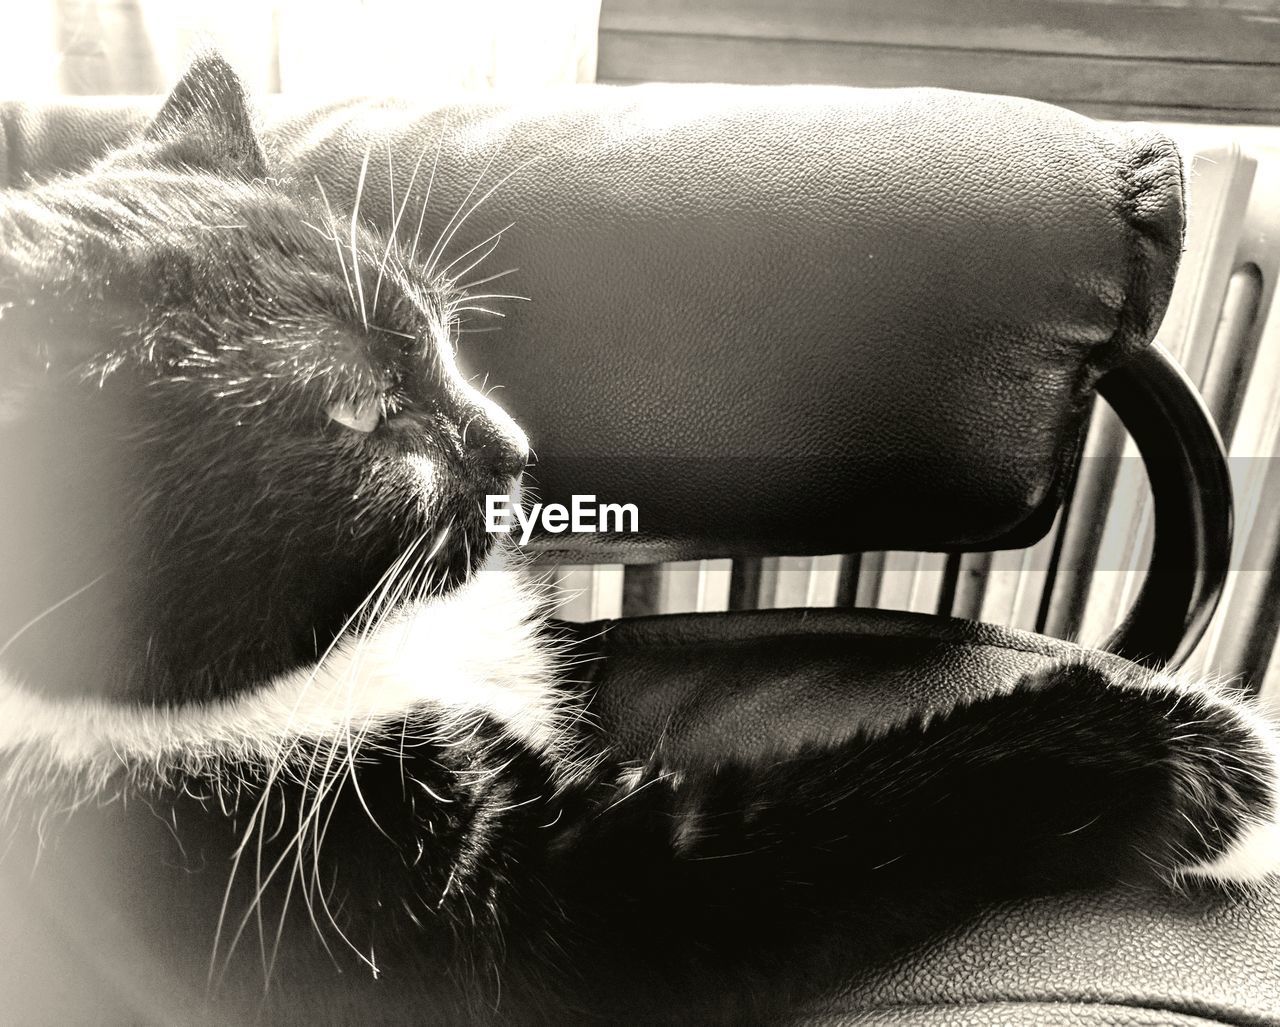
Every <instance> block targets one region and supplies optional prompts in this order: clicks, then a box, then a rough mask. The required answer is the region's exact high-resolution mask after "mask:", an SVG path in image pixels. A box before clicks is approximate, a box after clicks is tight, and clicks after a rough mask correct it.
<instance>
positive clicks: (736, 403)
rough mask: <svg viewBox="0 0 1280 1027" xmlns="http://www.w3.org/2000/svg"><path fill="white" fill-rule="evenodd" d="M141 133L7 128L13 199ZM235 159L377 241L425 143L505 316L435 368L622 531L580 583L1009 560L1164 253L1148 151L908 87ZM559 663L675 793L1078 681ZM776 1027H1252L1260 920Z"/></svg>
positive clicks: (1079, 933) (987, 969)
mask: <svg viewBox="0 0 1280 1027" xmlns="http://www.w3.org/2000/svg"><path fill="white" fill-rule="evenodd" d="M149 109H151V107H150V105H149V104H148V103H147V102H145V101H121V102H119V103H114V104H106V105H104V104H101V103H99V104H94V105H92V106H84V105H76V104H58V105H48V106H44V107H39V108H36V107H31V106H24V105H8V106H6V107H4V108H3V109H0V117H3V119H4V122H5V128H6V133H5V152H4V160H3V167H4V168H5V172H6V175H7V180H8V181H9V182H10V184H12V185H21V184H22V182H23V181H25V180H26V178H27V176H40V175H44V174H49V173H52V172H54V171H56V170H57V169H60V168H67V167H74V166H78V165H82V164H83V163H84V162H85V161H87V160H88V159H90V158H91V157H92V156H93V155H94V154H96V153H98V152H101V151H102V150H103V149H104V148H105V147H107V146H109V145H111V144H112V143H113V142H116V141H119V140H120V139H122V138H123V137H124V136H125V135H127V133H128V132H129V131H131V130H132V129H133V128H134V127H136V126H138V125H140V124H141V123H142V122H143V120H145V117H146V115H147V111H148V110H149ZM267 144H268V150H269V152H270V153H271V155H272V157H273V159H274V160H275V161H276V162H277V167H278V168H279V169H280V171H281V173H282V174H287V175H291V176H293V177H295V178H296V179H297V180H298V181H299V182H304V183H305V182H309V181H310V179H311V178H312V177H313V176H318V177H319V178H321V180H322V181H323V182H324V184H325V187H326V190H327V192H328V194H329V196H330V198H331V199H332V200H333V202H334V204H335V206H342V207H343V208H347V209H349V208H350V206H352V205H354V203H355V201H356V198H357V191H358V190H357V180H358V177H359V169H360V166H361V163H362V159H363V158H364V156H365V155H366V154H371V155H372V157H373V158H376V159H371V160H370V161H369V174H368V180H367V181H366V182H365V183H364V188H363V190H362V191H360V193H359V195H360V207H361V210H362V211H363V213H364V214H365V216H368V217H369V218H370V219H371V220H374V221H379V222H381V223H382V224H383V225H384V227H385V226H386V225H387V224H389V222H390V221H391V220H392V219H393V217H394V215H393V213H392V212H393V210H394V207H393V205H392V202H391V189H390V188H389V187H390V186H392V184H393V183H392V182H390V181H388V178H387V175H386V174H385V171H382V170H380V169H381V168H382V165H383V164H384V163H385V162H386V161H389V162H390V163H391V165H392V166H393V167H394V183H399V184H398V185H397V186H395V188H396V189H397V190H398V192H396V195H398V196H400V197H401V198H403V196H404V194H405V191H406V190H407V189H408V183H409V181H410V175H411V173H412V169H413V166H414V162H415V160H416V159H417V158H418V157H419V155H421V154H424V153H425V154H426V155H427V161H428V162H430V160H431V154H432V152H433V151H434V150H436V149H437V148H439V150H440V153H441V154H442V156H441V159H440V161H439V169H438V173H437V174H436V175H435V176H434V177H433V182H434V186H433V188H434V190H435V191H434V192H433V194H432V195H433V197H434V199H433V202H432V204H431V205H430V206H428V207H427V208H426V215H425V224H426V228H425V236H424V238H426V239H428V240H435V239H443V238H445V237H447V236H449V233H450V232H451V231H452V232H454V235H453V236H451V237H450V238H454V239H455V240H456V244H455V245H452V246H451V247H446V248H445V250H444V252H445V253H446V254H447V255H448V259H449V260H452V259H454V258H455V257H459V256H460V255H463V256H461V258H460V259H461V264H460V265H459V267H465V266H466V265H468V264H470V263H471V261H472V259H474V257H475V256H476V255H477V254H478V253H483V252H484V247H485V246H486V243H483V242H481V241H482V240H485V239H486V237H487V236H489V235H490V234H491V233H493V232H497V231H498V230H499V229H502V227H503V226H504V225H506V224H508V223H509V222H512V221H514V222H515V226H514V227H513V228H511V229H509V230H506V231H505V232H504V234H503V238H502V242H501V246H500V248H499V250H498V255H497V256H495V257H494V258H492V259H491V260H490V261H489V262H488V263H486V264H484V265H483V268H484V271H475V272H474V273H473V274H472V275H471V277H472V278H476V277H477V276H478V277H484V274H487V273H491V272H493V271H500V270H502V269H504V268H507V267H518V268H520V269H521V270H520V272H519V273H517V274H513V275H512V276H510V278H508V279H504V280H503V281H502V283H501V287H495V288H493V289H491V290H488V289H486V290H483V291H493V292H507V291H509V290H508V288H507V286H508V285H510V287H511V289H510V291H515V292H522V293H523V294H525V295H528V296H530V297H532V300H533V302H532V303H529V304H520V303H517V302H516V301H501V300H499V301H495V302H499V303H502V304H504V305H503V306H502V308H501V309H502V311H503V312H504V313H506V314H507V315H508V316H507V320H506V322H504V330H503V331H502V332H499V333H495V334H492V335H491V334H477V335H464V336H463V351H462V357H463V359H464V361H466V362H468V363H469V364H470V365H471V366H472V367H474V368H476V369H478V370H484V371H486V372H489V373H491V374H492V375H493V380H494V381H497V382H501V383H502V384H504V385H505V386H506V391H505V392H504V393H503V394H502V398H503V401H504V405H506V406H507V407H508V408H509V409H510V410H511V411H512V413H513V414H514V415H515V416H516V417H517V419H518V420H520V421H521V422H522V423H523V424H524V426H525V427H526V428H527V429H528V430H529V433H530V435H531V437H532V440H533V444H534V447H535V449H536V451H537V453H538V465H537V467H536V468H535V469H534V472H533V473H534V475H535V477H536V479H537V483H538V485H539V489H540V492H541V494H542V496H543V498H544V499H546V500H548V501H563V500H564V499H565V498H566V497H568V496H569V495H571V494H573V493H575V492H577V493H585V492H590V493H595V494H597V495H598V496H599V497H600V498H601V499H602V500H604V501H612V502H635V503H637V505H638V506H639V509H640V511H641V527H642V532H641V534H639V535H635V536H633V535H620V534H619V535H593V536H579V537H573V536H569V535H556V536H542V537H540V538H538V539H536V540H535V543H534V547H535V548H536V549H537V550H538V551H539V552H540V553H541V554H543V555H545V556H551V557H559V558H569V559H572V560H574V561H577V562H587V561H591V560H623V561H627V562H646V561H656V560H666V559H686V558H693V557H714V556H744V555H759V554H771V553H772V554H792V555H798V554H816V553H825V552H851V551H859V550H866V549H882V548H897V549H922V550H923V549H942V550H948V551H969V550H976V549H985V548H1000V547H1011V546H1018V545H1025V544H1027V543H1028V542H1030V541H1031V540H1033V539H1035V538H1037V537H1039V536H1040V535H1042V534H1043V533H1044V532H1045V531H1046V530H1047V529H1048V527H1049V524H1050V522H1051V520H1052V517H1053V514H1054V512H1055V510H1056V509H1057V507H1058V505H1059V503H1060V502H1061V499H1062V496H1063V493H1064V490H1065V488H1066V486H1067V483H1068V482H1069V480H1070V476H1071V474H1072V471H1073V468H1074V464H1075V461H1076V459H1077V455H1078V450H1079V441H1080V438H1081V434H1082V432H1083V430H1084V427H1085V424H1086V422H1087V415H1088V412H1089V409H1090V407H1091V404H1092V402H1093V398H1094V390H1095V386H1096V385H1097V383H1098V381H1099V379H1100V378H1101V377H1102V376H1103V375H1104V374H1106V373H1107V372H1108V371H1111V370H1112V369H1114V368H1117V367H1122V366H1126V365H1127V363H1128V362H1130V361H1132V360H1133V359H1134V358H1135V357H1136V356H1137V355H1138V354H1139V353H1140V352H1141V351H1142V350H1143V348H1144V347H1145V346H1146V345H1147V344H1148V343H1149V342H1150V340H1151V339H1152V337H1153V335H1154V333H1155V330H1156V327H1157V325H1158V323H1159V319H1160V316H1161V315H1162V313H1163V309H1164V305H1165V303H1166V302H1167V299H1168V295H1169V290H1170V287H1171V284H1172V280H1173V275H1174V272H1175V269H1176V265H1177V258H1178V253H1179V249H1180V244H1181V231H1182V211H1181V173H1180V168H1179V163H1178V159H1177V155H1176V151H1175V150H1174V148H1173V147H1172V145H1171V144H1170V143H1169V142H1168V141H1167V140H1163V139H1162V138H1161V137H1159V136H1158V135H1155V134H1150V133H1140V132H1139V133H1131V132H1126V131H1122V130H1111V129H1104V128H1102V127H1100V126H1098V125H1096V124H1094V123H1091V122H1089V121H1087V119H1084V118H1080V117H1078V116H1076V115H1072V114H1069V113H1067V112H1065V111H1061V110H1057V109H1055V108H1051V107H1047V106H1044V105H1041V104H1034V103H1029V102H1023V101H1016V100H1008V99H1005V98H995V97H981V96H971V95H967V94H958V93H948V92H944V91H935V90H907V91H893V90H889V91H867V90H847V89H816V88H815V89H810V88H792V87H786V88H741V87H680V86H675V87H642V88H637V89H612V88H599V89H578V90H572V91H566V92H562V93H554V94H548V95H547V96H541V97H534V98H526V99H524V100H522V101H509V100H502V99H497V100H488V99H485V100H473V101H467V102H463V103H458V104H452V105H441V104H427V103H420V104H399V103H368V102H356V103H350V104H340V105H335V106H333V107H330V108H325V109H323V110H320V111H314V110H297V109H287V108H286V107H285V106H284V105H276V106H274V107H271V108H270V109H269V118H268V131H267ZM384 155H385V159H384ZM526 165H527V166H526ZM508 174H510V177H509V178H506V179H504V177H503V176H505V175H508ZM424 177H425V176H424ZM498 182H501V183H502V184H501V186H500V187H499V188H494V189H493V190H492V191H491V192H490V187H491V186H493V185H494V184H495V183H498ZM423 187H424V182H423V181H422V180H418V183H417V185H416V187H415V188H414V190H413V192H412V204H411V207H410V209H413V210H415V211H416V208H417V205H418V204H419V203H420V202H422V201H423V199H424V192H423ZM473 187H474V188H473ZM481 198H483V200H484V202H483V203H482V204H481V205H479V206H474V204H475V201H476V200H478V199H481ZM455 212H458V213H459V214H461V213H464V212H465V213H466V214H467V217H466V219H465V222H464V225H465V228H464V229H456V230H455V225H457V223H458V217H457V216H456V215H455ZM475 244H479V245H480V249H479V250H478V251H476V252H474V253H473V254H472V255H470V256H465V255H464V251H466V249H467V247H470V246H473V245H475ZM442 263H443V261H442ZM476 316H477V318H478V319H479V320H478V322H477V324H476V325H474V326H475V327H488V326H489V325H488V324H487V323H482V322H483V315H476ZM565 630H566V631H573V632H576V633H577V637H578V645H579V646H580V648H581V651H582V655H583V657H584V660H583V662H582V663H581V664H580V666H579V671H578V672H579V673H580V674H581V675H582V676H584V677H587V678H588V679H589V680H590V683H591V686H592V687H593V689H594V690H595V699H594V701H593V705H592V710H593V713H594V714H595V715H596V717H597V718H599V720H600V722H601V724H602V726H603V727H604V729H605V730H606V731H607V732H608V733H609V735H610V736H611V741H612V743H613V744H615V745H617V746H618V747H620V748H621V749H622V750H624V751H626V752H628V753H635V754H647V753H648V752H650V751H652V750H653V749H654V748H655V747H657V746H662V747H665V748H666V749H667V750H669V751H670V752H672V753H673V754H679V756H680V757H681V758H682V759H687V760H692V761H696V760H714V759H715V758H717V756H718V755H721V754H724V753H725V752H729V751H733V752H737V753H742V754H747V755H751V754H758V753H759V752H761V751H763V750H764V749H765V748H769V749H771V750H776V748H777V747H778V746H780V745H781V746H785V745H788V744H794V743H796V742H798V741H800V740H802V739H811V738H834V737H841V736H845V735H848V734H850V733H853V732H857V731H866V730H874V728H875V726H876V725H877V724H881V723H884V722H885V721H886V720H887V719H896V718H899V717H905V716H910V715H916V714H918V713H919V712H920V711H922V710H927V709H928V708H931V707H934V706H938V707H944V706H947V705H950V704H951V703H953V702H954V701H955V700H956V699H957V698H959V697H970V696H976V695H980V694H983V693H985V692H987V691H990V690H993V689H1000V688H1006V687H1009V686H1010V685H1012V684H1013V682H1014V681H1015V680H1016V679H1017V678H1018V677H1019V676H1020V675H1022V674H1023V673H1025V672H1027V671H1028V670H1031V669H1033V668H1035V667H1037V666H1040V665H1042V664H1044V663H1046V662H1048V661H1052V660H1056V659H1060V658H1064V657H1069V656H1070V655H1071V653H1073V652H1075V651H1076V650H1074V649H1073V648H1072V647H1071V646H1070V645H1069V644H1067V643H1063V642H1058V641H1055V640H1052V639H1048V638H1044V637H1039V636H1035V635H1030V634H1025V633H1018V632H1013V631H1006V630H1003V629H999V628H995V627H991V626H986V625H980V624H973V623H969V622H961V621H957V620H952V619H947V618H940V617H922V616H910V615H903V614H894V613H886V612H877V611H853V610H841V611H833V610H807V611H762V612H753V613H737V614H713V615H690V616H677V617H658V618H644V619H637V620H631V621H619V622H613V623H610V624H595V625H587V626H584V627H566V628H565ZM1114 659H1117V660H1118V659H1120V658H1119V657H1114ZM796 972H797V974H802V973H803V972H804V968H803V967H797V971H796ZM796 1020H797V1021H798V1022H810V1023H819V1024H903V1025H941V1024H947V1025H951V1024H957V1025H959V1024H965V1025H969V1024H996V1023H1001V1024H1005V1023H1007V1024H1032V1023H1034V1024H1044V1023H1063V1024H1074V1023H1080V1024H1096V1023H1107V1024H1188V1025H1189V1024H1203V1023H1231V1024H1261V1023H1280V890H1278V889H1277V888H1275V887H1272V888H1270V889H1268V890H1263V891H1260V892H1257V893H1253V894H1249V895H1240V896H1232V895H1224V894H1218V893H1197V894H1193V895H1177V894H1171V893H1168V892H1163V891H1160V892H1158V891H1155V890H1151V891H1148V892H1142V893H1138V892H1124V893H1120V892H1111V893H1102V894H1093V893H1090V894H1074V895H1068V896H1057V897H1052V898H1044V899H1040V900H1036V901H1027V902H1022V903H1018V904H1011V905H1007V906H1001V907H998V908H991V909H988V910H986V911H985V912H984V913H983V914H982V915H981V916H979V917H977V918H976V919H973V920H971V921H969V922H967V923H966V924H965V925H963V926H962V927H960V928H958V929H957V930H956V931H954V932H952V933H951V934H949V935H947V936H944V937H938V938H935V939H932V940H930V941H929V942H928V943H926V944H924V945H922V946H920V947H919V948H918V949H917V950H914V951H912V952H910V953H908V954H906V955H903V956H901V957H898V958H896V959H895V961H894V962H893V963H891V964H889V965H881V966H874V967H856V968H851V969H850V972H849V974H848V977H847V980H846V981H845V982H844V983H843V984H842V985H841V986H840V987H837V988H835V989H833V990H831V992H830V993H829V994H828V995H827V996H825V997H824V998H823V999H821V1000H820V1001H818V1002H816V1003H814V1004H812V1005H810V1006H808V1007H806V1008H803V1009H798V1010H797V1011H796Z"/></svg>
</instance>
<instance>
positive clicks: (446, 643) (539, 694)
mask: <svg viewBox="0 0 1280 1027" xmlns="http://www.w3.org/2000/svg"><path fill="white" fill-rule="evenodd" d="M538 615H539V600H538V598H537V593H536V590H535V589H534V588H532V587H531V586H530V585H528V584H527V583H526V582H525V581H524V580H523V579H522V577H521V576H520V575H519V574H518V573H517V572H514V571H511V570H509V569H506V568H505V567H503V566H502V565H501V564H498V563H496V562H491V564H490V565H489V566H488V567H487V568H486V569H484V570H482V571H480V572H478V573H477V574H476V575H474V576H473V577H472V578H471V579H470V580H469V581H467V582H466V583H465V584H463V585H462V586H460V587H459V588H457V589H455V590H454V591H453V592H451V593H449V594H448V595H445V596H438V597H433V598H430V599H426V600H421V601H418V602H414V603H409V604H406V605H404V606H403V607H401V608H400V609H399V610H398V611H397V612H396V613H395V614H394V615H392V616H391V617H389V618H387V619H386V620H384V621H383V622H382V623H380V624H379V625H377V627H376V628H375V629H374V630H372V631H369V632H367V633H366V632H356V631H353V632H351V633H349V635H348V636H347V637H346V638H344V639H343V640H342V641H341V642H340V643H339V644H338V645H336V646H334V647H333V649H332V650H331V651H330V652H329V653H328V654H327V655H326V656H325V657H324V658H323V659H322V660H320V661H319V662H318V663H317V664H315V665H313V666H309V667H304V668H299V669H298V670H295V671H292V672H290V673H288V674H285V675H283V676H281V677H279V678H276V679H275V680H273V681H271V682H269V683H268V684H266V685H264V686H262V687H260V688H256V689H254V690H252V691H248V692H244V693H241V694H238V695H235V696H232V697H230V698H227V699H221V700H217V701H213V702H206V703H191V704H184V705H174V706H139V705H125V704H121V703H118V702H112V701H108V700H102V699H94V698H85V699H75V700H69V699H62V698H58V699H53V698H47V697H45V696H42V695H41V694H40V693H39V690H38V688H37V687H35V686H36V683H32V684H30V685H28V684H26V683H22V682H18V681H16V680H13V679H12V678H11V677H10V676H8V675H6V674H5V673H4V671H3V669H2V668H0V754H3V753H9V754H11V755H18V756H19V760H18V762H19V763H21V764H22V765H23V768H24V770H25V772H26V773H28V774H29V773H31V772H32V771H34V770H36V769H37V767H38V768H40V769H41V770H42V771H45V772H48V773H49V774H51V775H54V776H63V775H69V776H74V777H76V778H78V779H80V781H81V782H82V783H87V782H93V781H95V780H98V781H102V780H105V779H106V778H108V777H110V776H111V775H112V774H113V773H115V772H117V771H118V770H120V769H121V768H122V767H123V766H131V767H138V766H152V767H155V768H156V769H157V770H161V771H163V769H164V768H165V767H166V766H175V767H178V766H180V767H183V768H188V769H197V768H199V766H200V765H201V764H203V763H205V762H207V761H222V760H248V761H251V762H270V761H272V759H273V758H274V757H275V756H277V755H278V754H279V753H280V751H281V749H282V748H283V747H285V746H287V745H289V744H290V743H292V742H293V741H296V740H298V739H307V738H313V739H317V740H332V739H335V738H341V737H343V736H344V735H345V736H353V735H359V734H363V733H364V732H366V731H369V730H371V729H376V728H377V727H378V726H379V725H380V724H386V723H391V722H395V721H397V720H399V719H401V718H403V717H404V715H405V714H406V713H407V712H409V711H411V710H413V709H415V708H427V709H429V710H431V711H432V712H434V713H436V714H437V715H438V716H442V717H444V718H447V719H450V720H456V719H465V718H468V717H474V716H475V715H477V714H484V715H487V716H489V717H492V718H493V719H494V720H496V721H498V722H499V723H501V724H502V725H503V726H504V727H505V728H506V730H507V731H509V732H510V733H511V734H512V735H513V736H514V737H516V738H518V739H520V740H521V741H523V742H525V743H526V744H528V745H529V746H531V747H532V748H534V749H536V750H541V751H545V752H549V753H554V752H555V751H556V750H557V749H558V747H559V746H560V744H561V741H560V739H561V735H562V734H563V732H562V731H561V730H560V728H561V725H562V724H563V723H564V720H565V717H566V716H567V715H568V714H569V711H567V710H566V709H565V708H564V698H563V695H562V693H561V692H560V691H559V689H557V687H556V684H555V678H556V666H555V659H554V655H553V653H552V650H551V648H550V647H549V646H548V645H547V643H546V641H545V639H544V638H542V637H541V636H540V634H539V631H538Z"/></svg>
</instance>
